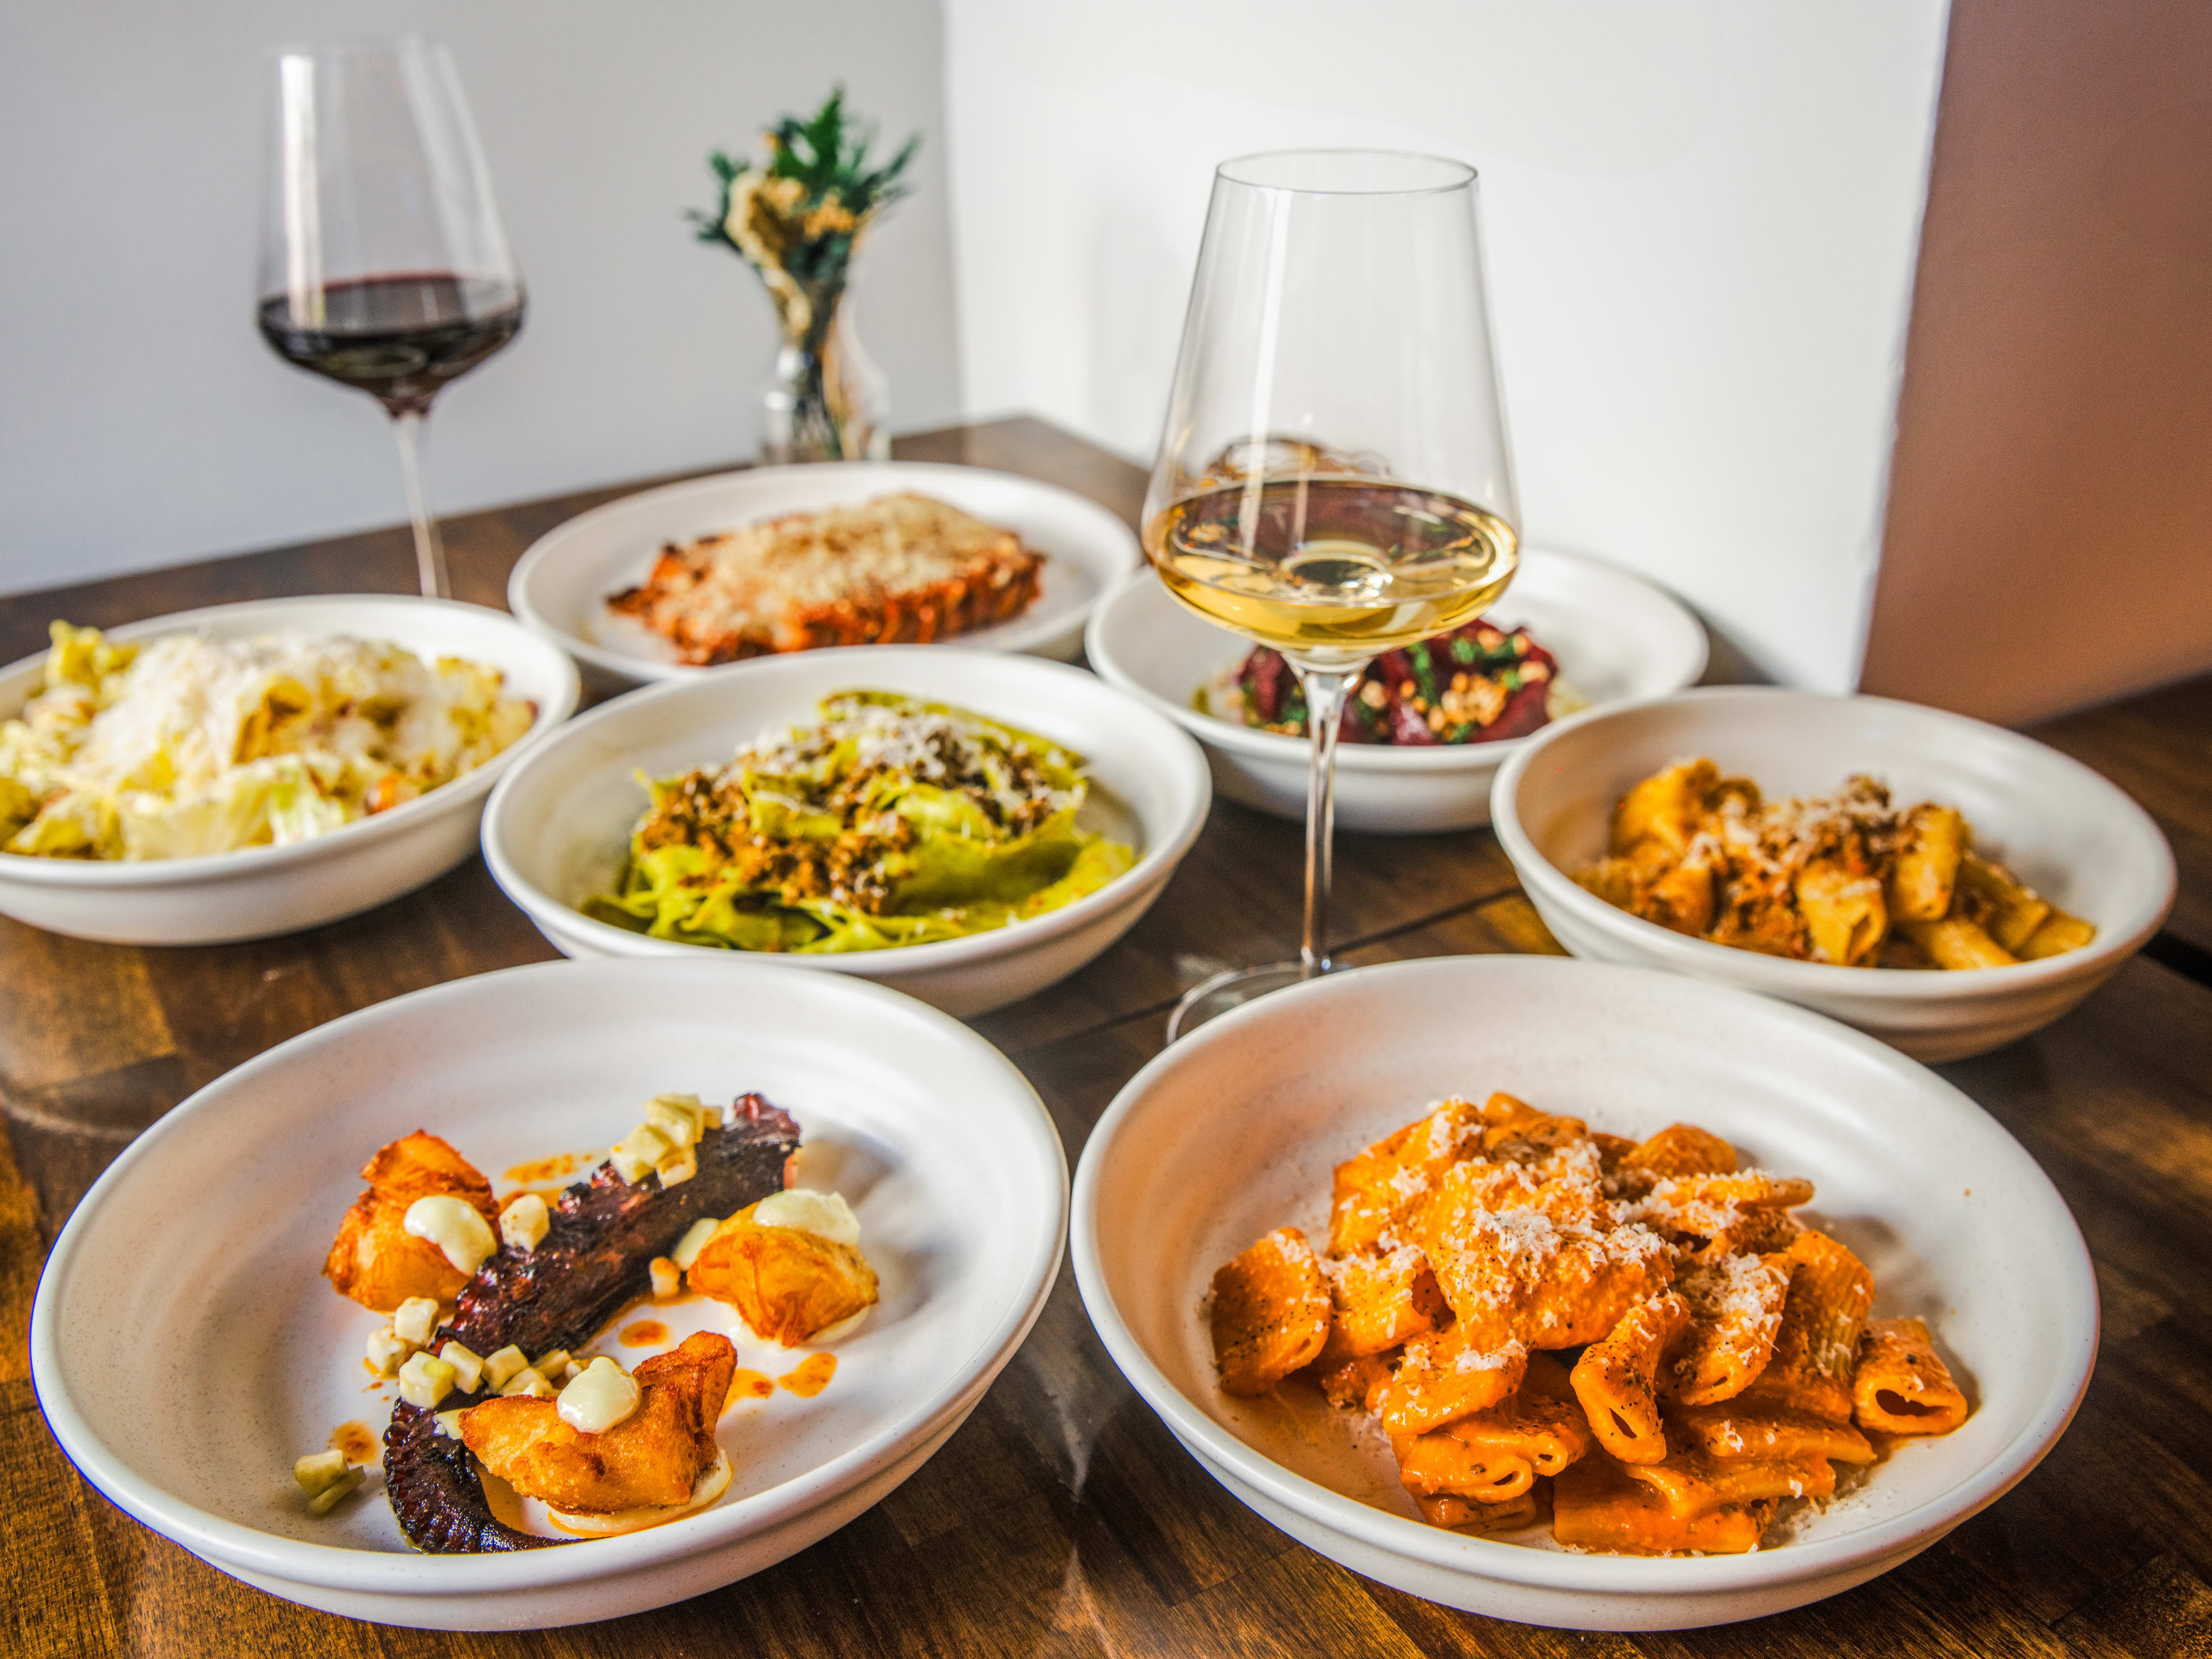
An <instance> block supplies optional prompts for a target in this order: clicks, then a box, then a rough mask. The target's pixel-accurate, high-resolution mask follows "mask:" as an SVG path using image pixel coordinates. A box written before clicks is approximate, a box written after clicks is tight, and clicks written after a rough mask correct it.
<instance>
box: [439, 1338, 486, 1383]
mask: <svg viewBox="0 0 2212 1659" xmlns="http://www.w3.org/2000/svg"><path fill="white" fill-rule="evenodd" d="M438 1358H441V1359H442V1360H444V1361H445V1362H446V1363H447V1364H448V1365H451V1366H452V1367H453V1382H454V1384H455V1386H456V1387H458V1388H459V1389H460V1391H461V1392H462V1393H463V1394H474V1393H475V1392H476V1391H477V1384H479V1383H482V1382H483V1368H484V1363H483V1360H482V1359H480V1358H477V1356H476V1355H475V1354H473V1353H471V1352H470V1351H469V1350H468V1349H466V1348H465V1347H463V1346H461V1345H460V1344H459V1343H458V1342H448V1343H447V1344H446V1346H444V1347H442V1348H441V1349H439V1350H438Z"/></svg>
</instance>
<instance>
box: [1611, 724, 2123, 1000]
mask: <svg viewBox="0 0 2212 1659" xmlns="http://www.w3.org/2000/svg"><path fill="white" fill-rule="evenodd" d="M1575 879H1576V880H1577V882H1579V883H1580V884H1582V885H1583V886H1584V887H1586V888H1588V889H1589V890H1590V891H1591V892H1593V893H1595V894H1596V895H1597V896H1598V897H1600V898H1601V899H1603V900H1604V901H1605V902H1607V903H1608V904H1610V905H1613V906H1614V907H1616V908H1620V909H1623V910H1626V911H1627V912H1629V913H1630V914H1631V915H1637V916H1641V917H1642V918H1643V919H1644V921H1651V922H1656V923H1657V924H1658V925H1659V926H1660V927H1666V928H1669V929H1671V930H1672V931H1674V932H1675V933H1687V934H1690V935H1692V937H1693V938H1698V939H1708V940H1710V941H1711V942H1712V943H1713V944H1715V945H1734V946H1735V947H1737V948H1738V949H1740V950H1746V951H1760V952H1762V953H1764V954H1765V955H1767V956H1777V957H1795V958H1796V959H1797V960H1798V961H1801V962H1822V963H1835V964H1838V965H1840V966H1843V967H1847V968H2002V967H2006V966H2008V965H2010V964H2012V963H2020V962H2033V961H2037V960H2039V959H2040V958H2042V957H2055V956H2057V955H2059V954H2060V953H2062V952H2063V951H2075V950H2079V949H2080V948H2081V946H2082V945H2087V944H2088V943H2089V941H2090V940H2092V939H2094V938H2096V936H2097V930H2096V929H2095V928H2094V927H2091V926H2090V925H2089V924H2088V923H2087V922H2086V921H2082V920H2081V918H2080V917H2079V916H2072V915H2068V914H2067V913H2066V912H2065V911H2063V910H2062V909H2060V908H2058V907H2057V906H2056V905H2055V904H2052V903H2051V902H2050V901H2049V900H2048V899H2045V898H2044V897H2042V896H2039V894H2037V893H2036V892H2034V891H2033V890H2031V889H2030V888H2028V887H2027V886H2026V885H2024V884H2022V883H2021V881H2020V880H2019V879H2018V878H2016V877H2015V876H2014V875H2013V873H2012V872H2010V871H2008V870H2007V869H2006V868H2005V867H2004V866H2002V864H1998V863H1996V862H1995V861H1993V860H1989V859H1984V858H1982V857H1980V856H1978V854H1976V853H1975V852H1974V850H1973V831H1972V826H1970V825H1969V824H1968V823H1967V822H1966V818H1965V817H1963V816H1961V815H1960V812H1959V811H1958V809H1957V808H1955V807H1951V806H1941V805H1936V803H1934V802H1932V801H1923V802H1922V803H1921V804H1920V805H1917V806H1912V807H1909V808H1904V809H1899V808H1898V807H1894V806H1893V805H1891V804H1890V799H1889V791H1888V789H1887V787H1884V786H1883V785H1882V784H1881V783H1879V782H1877V781H1875V780H1874V779H1872V778H1869V777H1855V778H1852V779H1850V781H1848V782H1846V783H1845V784H1844V787H1843V788H1842V789H1840V790H1839V791H1838V792H1837V793H1834V794H1832V795H1826V796H1821V797H1819V798H1816V799H1811V800H1780V801H1770V800H1767V799H1764V798H1763V797H1762V796H1761V795H1760V793H1759V786H1758V785H1757V784H1756V783H1753V781H1751V780H1750V779H1748V778H1729V777H1723V776H1722V775H1721V773H1720V769H1719V768H1718V767H1717V766H1715V765H1714V764H1713V763H1712V762H1711V761H1710V760H1690V761H1678V762H1676V763H1674V764H1673V765H1671V766H1668V767H1665V768H1663V769H1661V770H1659V771H1657V772H1655V773H1653V774H1652V775H1650V777H1648V778H1646V779H1644V781H1642V782H1640V783H1638V785H1637V786H1636V787H1634V788H1632V789H1631V790H1630V791H1629V792H1628V793H1626V795H1624V796H1622V797H1621V799H1620V805H1618V806H1616V807H1615V808H1614V809H1613V828H1612V836H1611V846H1610V850H1609V853H1608V855H1607V857H1605V858H1602V859H1600V860H1597V861H1596V862H1595V863H1594V864H1590V865H1588V866H1584V867H1583V869H1581V870H1578V871H1577V872H1575Z"/></svg>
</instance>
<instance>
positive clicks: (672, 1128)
mask: <svg viewBox="0 0 2212 1659" xmlns="http://www.w3.org/2000/svg"><path fill="white" fill-rule="evenodd" d="M645 1121H646V1122H647V1125H649V1126H650V1127H652V1128H653V1130H654V1131H655V1132H656V1133H659V1136H660V1138H661V1139H663V1140H665V1141H666V1142H667V1143H668V1144H669V1145H670V1146H690V1144H691V1143H692V1142H693V1141H695V1140H696V1139H699V1114H698V1111H697V1109H696V1107H695V1106H693V1105H691V1104H690V1103H685V1102H684V1101H683V1100H681V1099H678V1098H677V1097H672V1096H669V1095H662V1096H661V1097H659V1098H658V1099H657V1100H649V1101H647V1103H646V1106H645Z"/></svg>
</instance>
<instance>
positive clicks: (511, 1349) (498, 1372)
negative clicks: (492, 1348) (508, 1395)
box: [484, 1342, 530, 1389]
mask: <svg viewBox="0 0 2212 1659" xmlns="http://www.w3.org/2000/svg"><path fill="white" fill-rule="evenodd" d="M528 1364H530V1356H529V1355H528V1354H526V1353H525V1352H523V1351H522V1350H521V1349H520V1348H518V1347H516V1346H514V1344H513V1343H512V1342H510V1343H508V1344H507V1346H505V1347H503V1348H501V1349H500V1350H499V1351H498V1352H496V1353H488V1354H486V1355H485V1356H484V1377H485V1379H486V1380H487V1381H488V1382H489V1383H490V1384H491V1385H492V1387H494V1388H495V1389H497V1388H503V1387H505V1386H506V1383H507V1378H508V1377H510V1376H513V1375H514V1374H515V1372H517V1371H519V1370H522V1369H523V1368H524V1367H525V1366H526V1365H528Z"/></svg>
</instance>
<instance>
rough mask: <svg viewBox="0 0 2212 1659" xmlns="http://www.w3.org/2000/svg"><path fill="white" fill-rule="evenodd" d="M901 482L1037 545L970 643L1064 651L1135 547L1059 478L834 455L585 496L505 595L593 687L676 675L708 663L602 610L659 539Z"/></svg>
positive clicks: (858, 498)
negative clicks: (1028, 577)
mask: <svg viewBox="0 0 2212 1659" xmlns="http://www.w3.org/2000/svg"><path fill="white" fill-rule="evenodd" d="M902 491H911V492H913V493H914V494H915V495H930V496H934V497H935V498H936V499H938V500H939V501H946V502H949V503H950V504H951V505H952V506H954V507H958V508H960V509H961V510H962V511H963V512H964V513H972V514H973V515H974V516H975V517H976V518H978V519H981V520H983V521H984V522H985V523H987V524H990V525H994V526H998V527H1000V528H1001V529H1006V530H1012V531H1013V532H1016V533H1017V534H1018V535H1019V536H1020V537H1021V538H1022V539H1023V541H1024V543H1026V544H1028V545H1029V546H1030V547H1031V548H1033V549H1034V550H1036V551H1037V552H1038V553H1040V554H1042V556H1043V558H1044V568H1043V571H1042V574H1041V576H1040V578H1039V591H1038V594H1037V598H1036V601H1035V603H1033V604H1032V605H1030V607H1029V608H1028V609H1027V610H1026V611H1023V612H1022V614H1021V615H1020V616H1018V617H1010V618H1009V619H1007V620H1006V621H1005V622H1003V623H997V624H995V625H994V626H993V627H990V628H981V629H976V630H975V631H974V632H973V633H969V634H963V635H958V636H957V643H959V644H961V645H965V646H972V647H975V648H977V649H979V650H985V651H1024V652H1032V653H1036V654H1037V655H1039V656H1044V657H1057V658H1062V659H1066V658H1072V657H1073V656H1074V655H1075V654H1076V653H1077V652H1078V651H1079V650H1080V649H1081V648H1082V644H1083V625H1084V623H1085V621H1086V620H1087V619H1088V618H1089V617H1090V615H1091V606H1092V605H1094V604H1095V603H1096V602H1097V599H1098V596H1099V595H1100V594H1101V593H1103V592H1105V591H1106V589H1108V588H1109V587H1111V586H1113V585H1114V584H1115V582H1116V581H1118V580H1121V575H1122V574H1123V573H1124V572H1125V571H1127V570H1129V569H1131V568H1133V567H1135V566H1136V565H1137V564H1138V563H1139V559H1140V555H1139V551H1138V548H1137V538H1136V536H1135V535H1134V534H1133V532H1131V531H1130V529H1129V527H1128V526H1127V525H1126V524H1123V523H1122V522H1121V520H1119V519H1117V518H1115V516H1114V514H1112V513H1109V512H1108V511H1107V510H1106V509H1105V508H1104V507H1101V506H1099V505H1098V504H1097V502H1096V501H1091V500H1089V499H1088V498H1087V497H1085V496H1082V495H1076V494H1075V493H1074V492H1073V491H1072V490H1066V489H1060V488H1058V487H1057V486H1055V485H1053V484H1048V483H1039V482H1038V481H1037V480H1036V479H1034V478H1024V477H1018V476H1017V475H1016V474H1013V473H1011V472H993V471H987V470H986V469H985V468H982V467H974V466H947V465H942V464H940V463H935V462H924V461H833V462H827V463H817V464H815V465H807V466H763V467H751V468H748V469H746V470H745V471H738V472H722V473H717V474H715V475H714V476H713V477H705V478H691V479H687V480H685V481H684V483H672V484H664V485H662V486H661V487H660V488H659V489H647V490H641V491H640V492H639V493H638V494H636V495H625V496H623V498H622V499H621V500H620V501H610V502H608V503H607V504H606V505H605V506H604V507H594V508H592V510H591V511H590V512H588V513H580V514H579V515H578V516H577V517H575V518H574V519H571V520H568V523H566V524H563V525H561V526H556V528H554V529H552V530H550V531H548V532H546V533H545V534H544V535H543V536H541V537H539V538H538V540H537V541H536V542H534V543H533V544H532V545H531V548H530V550H529V551H528V552H527V553H526V554H524V555H523V556H522V562H520V564H518V565H516V566H515V567H514V574H513V575H512V576H511V577H509V578H508V579H507V604H508V605H511V606H512V607H513V611H514V614H515V615H516V616H518V617H521V618H522V620H523V621H524V623H526V624H527V625H528V626H529V627H531V628H533V629H537V630H538V632H539V633H541V634H543V635H545V636H546V637H547V638H548V639H550V640H553V641H556V642H558V643H559V644H560V645H561V647H562V648H563V649H564V650H566V651H568V653H570V654H571V655H573V656H574V658H575V659H577V661H578V662H580V663H581V664H582V665H583V668H584V672H585V674H586V677H587V678H589V679H590V680H591V682H592V684H593V685H594V686H596V687H598V688H599V689H600V690H623V689H625V688H627V687H629V686H634V685H646V684H653V683H654V682H656V681H661V680H674V679H689V678H692V677H693V676H695V675H698V674H703V673H707V672H708V671H709V670H707V669H704V668H697V667H693V666H690V665H686V664H684V663H681V662H678V660H677V659H676V653H675V650H674V647H671V646H670V645H669V643H668V642H667V641H665V640H663V639H660V638H659V636H657V635H654V634H653V633H652V632H650V631H649V630H648V629H646V628H645V627H643V626H642V625H641V624H640V623H636V622H635V621H633V620H631V619H629V618H628V617H621V616H617V615H616V614H615V613H614V612H612V611H610V610H608V608H607V603H606V602H607V599H608V596H609V595H611V594H613V593H617V592H621V591H622V590H623V589H624V588H626V587H630V586H635V584H637V583H638V582H641V581H642V580H645V577H646V574H647V572H648V571H650V570H651V569H652V568H653V560H654V558H655V557H656V556H658V555H659V552H660V550H661V548H662V547H663V546H665V545H666V544H669V543H671V542H678V543H682V542H689V541H691V540H694V539H696V538H698V537H701V536H706V535H711V534H713V533H714V532H718V531H725V530H738V529H743V528H744V527H745V526H748V525H753V524H757V523H759V522H760V521H761V520H764V519H772V518H776V517H779V516H781V514H784V513H818V512H821V511H823V510H824V509H826V508H829V507H858V506H860V505H861V504H862V503H864V502H867V501H874V500H876V499H877V498H878V497H879V496H883V495H894V494H897V493H900V492H902Z"/></svg>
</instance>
